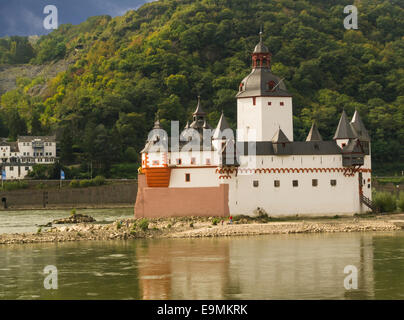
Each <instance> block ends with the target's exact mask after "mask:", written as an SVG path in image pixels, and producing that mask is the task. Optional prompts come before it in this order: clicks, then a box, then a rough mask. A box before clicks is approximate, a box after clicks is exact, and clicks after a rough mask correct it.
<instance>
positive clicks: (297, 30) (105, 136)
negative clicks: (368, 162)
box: [0, 0, 404, 173]
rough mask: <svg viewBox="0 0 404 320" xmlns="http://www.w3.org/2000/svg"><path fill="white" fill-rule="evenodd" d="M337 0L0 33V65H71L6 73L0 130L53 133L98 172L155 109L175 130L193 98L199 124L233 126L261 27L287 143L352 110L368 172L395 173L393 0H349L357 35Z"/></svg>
mask: <svg viewBox="0 0 404 320" xmlns="http://www.w3.org/2000/svg"><path fill="white" fill-rule="evenodd" d="M347 4H352V3H347V1H346V0H297V1H292V0H262V1H258V0H249V1H245V0H227V1H222V0H202V1H175V0H163V1H157V2H151V3H148V4H145V5H143V6H142V7H141V8H139V9H138V10H136V11H128V12H127V13H126V14H125V15H124V16H122V17H116V18H111V17H109V16H101V17H92V18H89V19H88V20H87V21H86V22H84V23H82V24H80V25H77V26H72V25H62V26H60V27H59V29H58V30H55V31H53V32H52V33H50V34H49V35H46V36H42V37H40V39H39V40H38V41H36V42H29V41H26V39H25V40H24V38H16V37H14V38H7V39H2V40H1V41H0V62H3V63H30V64H43V63H48V62H50V61H54V60H59V59H67V58H68V59H71V60H72V61H73V63H72V64H71V65H70V67H69V68H68V69H67V71H65V72H61V73H59V74H58V75H57V76H56V77H55V78H53V79H52V80H50V81H48V82H47V83H44V79H43V78H41V77H37V78H34V79H26V78H22V79H18V88H17V89H15V90H12V91H8V92H7V93H5V94H3V95H2V97H1V125H0V135H1V136H5V135H6V136H7V135H8V136H10V137H15V136H16V135H17V134H25V133H26V132H28V133H32V134H48V133H51V132H57V134H58V136H59V139H60V141H61V148H62V149H61V157H62V161H63V162H64V163H80V162H86V161H88V160H89V159H90V160H92V161H94V163H96V165H95V168H98V170H100V171H104V173H108V169H109V167H110V165H111V164H112V163H119V162H136V161H137V159H138V153H139V151H140V150H141V148H142V147H143V145H144V139H145V137H146V135H147V132H148V130H149V129H150V128H151V126H152V124H153V119H154V115H155V113H156V111H158V113H159V115H160V119H161V121H162V123H163V125H164V126H167V125H168V121H169V120H171V119H173V120H175V119H180V120H181V124H182V125H184V124H185V122H186V120H187V119H190V117H191V114H192V111H193V110H194V108H195V105H196V97H197V95H201V98H202V104H203V107H204V108H205V109H206V110H207V111H208V112H209V120H210V123H211V125H213V126H214V125H216V122H217V120H218V118H219V114H220V111H221V110H222V109H223V110H224V112H225V114H226V116H227V117H228V119H229V120H230V123H231V124H232V125H233V126H234V124H235V121H236V100H235V94H236V92H237V89H238V85H239V83H240V80H241V79H242V78H243V77H245V76H246V75H247V74H248V73H249V72H250V66H251V52H252V50H253V48H254V46H255V44H256V43H257V42H258V32H259V29H260V25H261V24H262V25H263V29H264V35H263V40H264V43H265V44H266V45H267V46H268V47H269V48H270V51H271V52H272V55H273V58H272V61H273V62H272V70H273V72H274V73H275V74H277V75H279V76H280V77H282V78H285V80H284V81H285V84H286V86H287V88H288V89H289V91H290V92H291V93H293V95H294V117H295V119H294V126H295V140H304V139H305V137H306V135H307V133H308V131H309V128H310V125H311V122H312V120H316V121H317V124H318V127H319V129H320V132H321V134H322V135H323V137H324V138H326V139H330V138H331V137H332V135H333V133H334V131H335V129H336V127H337V123H338V120H339V116H340V114H341V112H342V109H345V110H346V112H347V113H348V115H349V116H352V114H353V112H354V109H355V108H357V109H358V110H359V111H360V113H361V115H362V118H363V120H364V122H365V125H366V126H367V128H368V130H369V131H370V133H371V137H372V143H373V144H372V152H373V159H374V163H373V165H374V168H376V171H378V172H379V173H384V172H386V171H390V172H398V171H401V170H403V169H404V168H403V163H404V151H403V150H404V148H403V146H402V143H403V142H404V37H403V30H404V7H403V6H404V5H403V4H404V3H403V2H402V1H401V0H372V1H365V0H362V1H354V4H355V5H356V6H357V8H358V12H359V29H358V30H345V29H344V26H343V19H344V18H345V16H346V14H344V13H343V9H344V6H345V5H347ZM38 87H40V90H39V89H38V90H35V88H38ZM38 92H40V93H38ZM96 170H97V169H96Z"/></svg>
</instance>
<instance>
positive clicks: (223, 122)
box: [213, 111, 230, 139]
mask: <svg viewBox="0 0 404 320" xmlns="http://www.w3.org/2000/svg"><path fill="white" fill-rule="evenodd" d="M229 128H230V126H229V123H228V122H227V119H226V117H225V116H224V113H223V111H222V115H221V116H220V119H219V122H218V123H217V126H216V129H215V132H214V133H213V139H218V138H219V137H220V136H221V135H220V133H221V132H223V131H224V130H225V129H229Z"/></svg>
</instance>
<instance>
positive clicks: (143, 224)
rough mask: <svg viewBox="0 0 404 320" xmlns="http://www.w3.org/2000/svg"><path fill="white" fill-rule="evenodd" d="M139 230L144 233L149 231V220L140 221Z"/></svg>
mask: <svg viewBox="0 0 404 320" xmlns="http://www.w3.org/2000/svg"><path fill="white" fill-rule="evenodd" d="M139 228H140V230H142V231H146V230H147V229H149V220H147V219H146V218H143V219H142V220H140V222H139Z"/></svg>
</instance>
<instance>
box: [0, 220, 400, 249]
mask: <svg viewBox="0 0 404 320" xmlns="http://www.w3.org/2000/svg"><path fill="white" fill-rule="evenodd" d="M234 218H235V219H236V218H237V217H234ZM220 219H221V218H215V217H209V218H208V217H206V218H202V217H177V218H159V219H150V220H144V219H123V220H117V221H114V222H113V223H110V224H97V223H78V224H74V225H63V226H59V225H58V226H57V227H55V226H52V227H49V228H44V230H43V231H42V229H40V232H37V233H14V234H0V245H1V244H4V245H7V244H24V243H45V242H48V243H49V242H54V243H56V242H67V241H94V240H120V239H121V240H127V239H153V238H203V237H228V236H251V235H253V236H256V235H267V234H295V233H335V232H370V231H371V232H374V231H399V230H404V214H403V213H399V214H391V215H382V216H370V217H369V216H364V217H360V216H356V217H355V216H354V217H339V218H337V219H336V218H317V219H316V218H295V219H290V220H289V219H286V220H287V221H276V220H275V221H262V219H260V218H250V219H246V218H239V219H238V220H237V221H235V222H234V223H233V224H228V223H227V221H226V222H224V223H223V225H222V224H221V220H220ZM303 219H304V220H303ZM279 220H281V219H279ZM215 222H216V223H217V224H216V225H214V223H215ZM145 224H147V226H146V227H145Z"/></svg>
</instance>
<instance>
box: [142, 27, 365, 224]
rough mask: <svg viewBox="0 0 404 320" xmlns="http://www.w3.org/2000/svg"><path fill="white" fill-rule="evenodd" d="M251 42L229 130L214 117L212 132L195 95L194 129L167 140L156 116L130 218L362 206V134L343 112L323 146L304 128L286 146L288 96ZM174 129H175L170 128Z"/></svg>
mask: <svg viewBox="0 0 404 320" xmlns="http://www.w3.org/2000/svg"><path fill="white" fill-rule="evenodd" d="M270 66H271V53H270V52H269V50H268V48H267V47H266V46H265V45H264V44H263V42H262V37H261V35H260V42H259V43H258V44H257V45H256V46H255V49H254V52H253V53H252V71H251V73H250V74H249V75H248V76H246V77H245V78H244V79H243V80H242V81H241V83H240V86H239V91H238V93H237V95H236V99H237V130H236V131H237V133H236V135H234V132H233V130H231V129H230V128H229V125H228V123H227V120H226V118H225V116H224V114H223V112H222V115H221V117H220V120H219V122H218V124H217V126H216V128H215V129H212V128H211V127H210V125H209V123H208V122H207V119H206V113H205V112H204V111H203V108H202V103H201V101H200V99H199V97H198V103H197V107H196V110H195V112H194V113H193V122H192V123H191V124H189V123H187V125H186V126H185V128H184V129H183V130H182V131H181V132H180V133H179V132H176V130H175V122H173V124H174V125H172V128H171V136H170V137H168V135H167V133H166V131H164V130H163V129H162V128H161V125H160V122H159V120H158V118H157V119H156V122H155V124H154V127H153V130H151V132H150V133H149V136H148V139H147V141H146V145H145V147H144V149H143V150H142V151H141V159H142V166H141V169H140V171H139V176H138V193H137V199H136V205H135V217H164V216H166V217H167V216H192V215H193V216H223V217H224V216H229V215H237V214H244V215H254V214H256V213H257V212H259V211H261V212H263V211H265V212H266V213H267V214H269V215H273V216H280V215H296V214H299V215H336V214H355V213H363V212H366V211H368V210H369V208H370V207H371V153H370V137H369V134H368V132H367V130H366V128H365V126H364V124H363V122H362V120H361V118H360V116H359V113H358V111H355V114H354V115H353V118H352V120H351V121H349V120H348V118H347V115H346V113H345V111H343V112H342V115H341V118H340V120H339V124H338V127H337V129H336V132H335V135H334V137H333V140H332V141H323V139H322V137H321V135H320V133H319V131H318V128H317V126H316V124H315V123H313V125H312V127H311V129H310V132H309V133H308V135H307V138H306V141H294V139H293V110H292V95H291V94H290V93H289V92H288V91H287V88H286V86H285V84H284V83H283V81H282V80H281V79H280V78H279V77H277V76H276V75H274V74H273V73H272V72H271V67H270ZM177 123H178V122H177Z"/></svg>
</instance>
